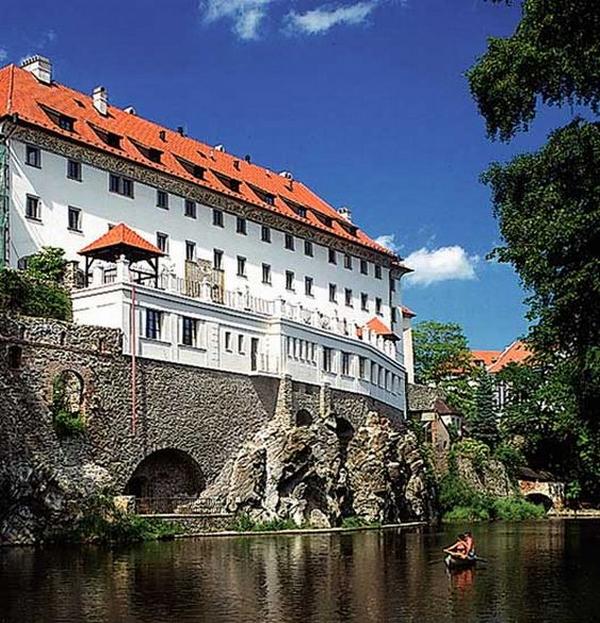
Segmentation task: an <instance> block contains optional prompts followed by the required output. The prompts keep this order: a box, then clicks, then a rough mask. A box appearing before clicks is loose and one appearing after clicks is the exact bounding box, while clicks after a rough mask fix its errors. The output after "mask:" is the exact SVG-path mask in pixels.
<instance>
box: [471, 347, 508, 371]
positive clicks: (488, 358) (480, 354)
mask: <svg viewBox="0 0 600 623" xmlns="http://www.w3.org/2000/svg"><path fill="white" fill-rule="evenodd" d="M501 354H502V351H501V350H472V351H471V356H472V357H473V361H474V362H475V363H477V362H481V363H483V365H484V366H485V367H486V368H487V367H488V366H491V365H492V364H493V363H494V361H496V359H498V357H500V355H501Z"/></svg>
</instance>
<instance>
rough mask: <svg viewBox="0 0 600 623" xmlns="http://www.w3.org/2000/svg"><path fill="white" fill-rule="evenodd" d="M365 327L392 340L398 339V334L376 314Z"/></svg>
mask: <svg viewBox="0 0 600 623" xmlns="http://www.w3.org/2000/svg"><path fill="white" fill-rule="evenodd" d="M365 328H367V329H370V330H371V331H373V332H374V333H377V335H382V336H383V337H385V338H388V339H390V340H397V339H398V336H397V335H396V334H395V333H394V332H393V331H392V330H391V329H390V328H389V327H388V326H387V325H386V324H384V323H383V322H382V321H381V320H380V319H379V318H377V317H376V316H375V317H373V318H371V320H369V322H367V324H366V325H365Z"/></svg>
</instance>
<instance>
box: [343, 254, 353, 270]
mask: <svg viewBox="0 0 600 623" xmlns="http://www.w3.org/2000/svg"><path fill="white" fill-rule="evenodd" d="M344 268H347V269H348V270H352V256H351V255H348V254H347V253H346V255H344Z"/></svg>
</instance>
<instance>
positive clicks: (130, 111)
mask: <svg viewBox="0 0 600 623" xmlns="http://www.w3.org/2000/svg"><path fill="white" fill-rule="evenodd" d="M123 110H124V111H125V112H126V113H127V114H129V115H137V110H136V109H135V108H134V107H133V106H127V108H124V109H123Z"/></svg>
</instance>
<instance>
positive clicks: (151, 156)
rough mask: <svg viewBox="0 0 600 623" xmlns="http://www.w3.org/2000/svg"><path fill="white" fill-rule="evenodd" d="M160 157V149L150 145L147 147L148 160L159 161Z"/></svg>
mask: <svg viewBox="0 0 600 623" xmlns="http://www.w3.org/2000/svg"><path fill="white" fill-rule="evenodd" d="M161 157H162V151H160V149H153V148H152V147H150V149H148V160H152V162H160V159H161Z"/></svg>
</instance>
